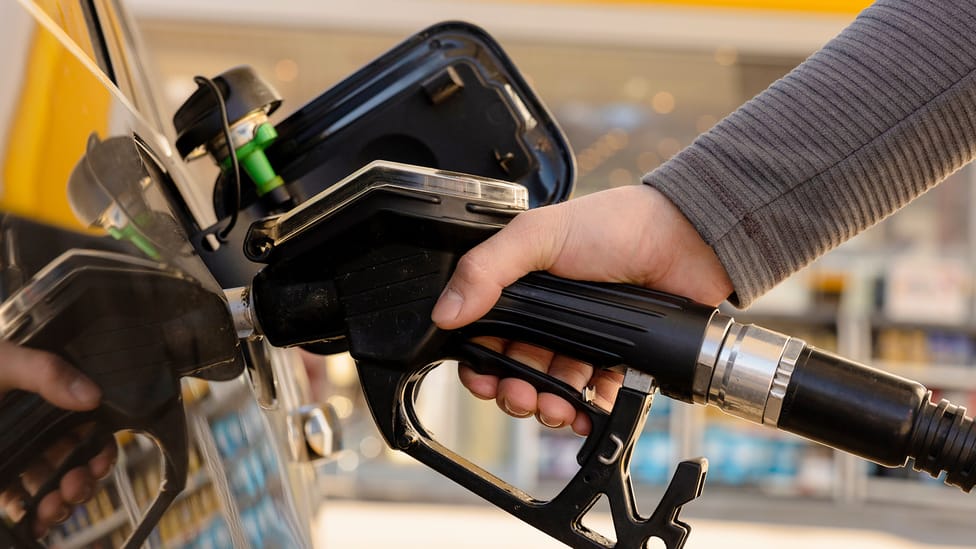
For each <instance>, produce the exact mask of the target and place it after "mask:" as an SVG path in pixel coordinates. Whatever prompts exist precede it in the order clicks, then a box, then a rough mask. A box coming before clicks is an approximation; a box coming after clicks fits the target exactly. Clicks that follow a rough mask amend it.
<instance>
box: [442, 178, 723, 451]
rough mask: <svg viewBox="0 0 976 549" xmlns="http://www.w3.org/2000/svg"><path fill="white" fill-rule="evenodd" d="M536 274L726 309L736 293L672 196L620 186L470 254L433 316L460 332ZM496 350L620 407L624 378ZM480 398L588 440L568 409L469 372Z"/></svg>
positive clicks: (464, 373) (523, 220)
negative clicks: (640, 289) (650, 291)
mask: <svg viewBox="0 0 976 549" xmlns="http://www.w3.org/2000/svg"><path fill="white" fill-rule="evenodd" d="M533 271H549V272H551V273H553V274H555V275H558V276H562V277H565V278H571V279H576V280H588V281H594V282H623V283H629V284H635V285H639V286H645V287H648V288H655V289H658V290H662V291H666V292H671V293H674V294H678V295H683V296H686V297H689V298H691V299H695V300H697V301H700V302H702V303H707V304H713V305H717V304H718V303H720V302H721V301H722V300H724V299H725V298H726V297H728V296H729V294H730V293H731V292H732V283H731V281H730V280H729V277H728V274H727V273H726V272H725V269H724V267H722V264H721V263H720V262H719V260H718V257H717V256H716V255H715V252H714V251H713V250H712V248H711V247H710V246H708V244H706V243H705V242H704V241H703V240H702V238H701V236H700V235H699V234H698V232H697V231H696V230H695V228H694V227H693V226H692V225H691V223H690V222H689V221H688V220H687V219H686V218H685V217H684V216H683V215H682V214H681V212H680V211H679V210H678V209H677V208H676V207H675V206H674V204H672V203H671V202H670V201H669V200H668V199H667V198H666V197H664V195H662V194H661V193H660V192H658V191H657V190H655V189H654V188H652V187H649V186H646V185H633V186H627V187H618V188H615V189H609V190H606V191H602V192H598V193H594V194H591V195H587V196H584V197H581V198H578V199H574V200H570V201H568V202H564V203H562V204H556V205H553V206H547V207H544V208H539V209H536V210H529V211H527V212H525V213H523V214H521V215H519V216H518V217H516V218H515V219H514V220H512V222H511V223H509V224H508V226H506V227H505V228H503V229H502V230H501V231H499V232H498V233H496V234H495V235H494V236H492V237H491V238H489V239H488V240H486V241H485V242H483V243H482V244H480V245H478V246H476V247H475V248H473V249H472V250H471V251H469V252H468V253H467V254H465V255H464V256H463V257H462V258H461V260H460V262H459V263H458V267H457V270H456V271H455V272H454V275H453V276H452V277H451V280H450V281H449V282H448V283H447V286H446V287H445V289H444V292H443V293H442V294H441V297H440V299H439V300H438V302H437V305H436V306H435V307H434V310H433V312H432V314H431V317H432V319H433V320H434V322H435V323H436V324H437V325H438V326H439V327H441V328H443V329H455V328H459V327H461V326H464V325H465V324H468V323H470V322H473V321H474V320H477V319H478V318H480V317H481V316H482V315H484V314H485V313H487V312H488V311H489V310H490V309H491V307H492V306H493V305H494V304H495V302H496V301H497V300H498V298H499V296H500V295H501V291H502V289H503V288H504V287H506V286H508V285H509V284H512V283H513V282H515V281H516V280H518V279H519V278H521V277H523V276H525V275H526V274H528V273H530V272H533ZM481 343H483V344H487V345H489V346H491V347H492V348H494V349H495V350H504V351H505V352H506V354H508V355H510V356H512V358H515V359H517V360H521V361H522V362H524V363H526V364H529V365H531V366H533V367H535V368H537V369H539V370H541V371H545V372H548V373H549V374H550V375H552V376H553V377H556V378H558V379H560V380H562V381H564V382H566V383H568V384H570V385H572V386H573V387H575V388H577V389H579V390H582V389H583V387H585V386H587V385H593V386H594V387H595V388H596V390H597V397H598V398H597V403H598V404H599V403H602V404H603V405H604V406H607V407H608V406H609V405H612V402H613V398H614V396H615V395H616V391H617V387H619V385H620V377H619V376H617V375H614V374H612V373H609V372H602V371H597V372H594V371H593V368H592V367H590V366H588V365H586V364H582V363H580V362H578V361H574V360H571V359H570V358H568V357H563V356H559V355H554V354H553V353H551V352H549V351H546V350H543V349H539V348H537V347H532V346H529V345H525V344H522V343H517V342H503V341H500V340H482V341H481ZM459 375H460V377H461V382H462V383H463V384H464V385H465V387H467V388H468V390H470V391H471V392H472V393H473V394H474V395H475V396H477V397H479V398H482V399H486V400H487V399H495V400H496V401H497V403H498V406H499V407H500V408H502V410H504V411H505V412H506V413H508V414H510V415H513V416H516V417H527V416H529V415H533V414H535V415H536V416H537V417H538V418H539V420H540V421H541V422H542V423H544V424H545V425H548V426H550V427H561V426H564V425H571V426H572V427H573V430H574V431H576V432H577V433H580V434H586V433H588V432H589V429H590V425H589V421H588V418H587V417H586V416H584V415H582V414H580V415H579V416H577V413H576V410H575V408H573V407H572V406H571V405H570V404H569V403H568V402H566V401H565V400H563V399H561V398H559V397H556V396H554V395H551V394H541V395H539V394H537V393H536V391H535V389H534V388H533V387H532V386H531V385H529V384H528V383H527V382H525V381H522V380H520V379H515V378H506V379H501V380H499V379H498V378H496V377H494V376H485V375H479V374H476V373H474V372H473V371H471V370H470V369H468V368H462V369H461V370H460V374H459Z"/></svg>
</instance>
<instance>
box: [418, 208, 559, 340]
mask: <svg viewBox="0 0 976 549" xmlns="http://www.w3.org/2000/svg"><path fill="white" fill-rule="evenodd" d="M559 206H561V205H556V206H547V207H545V208H539V209H537V210H530V211H527V212H525V213H522V214H520V215H519V216H518V217H516V218H515V219H514V220H512V222H511V223H509V224H508V225H507V226H505V227H504V228H503V229H502V230H500V231H499V232H497V233H495V234H494V235H493V236H492V237H491V238H489V239H488V240H485V241H484V242H482V243H481V244H479V245H478V246H475V247H474V248H472V249H471V250H470V251H468V253H466V254H464V256H463V257H461V260H460V261H459V262H458V265H457V268H456V269H455V271H454V274H453V275H452V276H451V279H450V280H449V281H448V283H447V285H446V286H445V288H444V291H443V293H441V296H440V298H439V299H438V300H437V303H436V304H435V305H434V310H433V311H432V312H431V319H432V320H433V321H434V323H435V324H437V325H438V326H439V327H441V328H443V329H446V330H450V329H454V328H459V327H461V326H464V325H465V324H468V323H470V322H473V321H475V320H477V319H478V318H481V317H482V316H483V315H484V314H485V313H487V312H488V311H489V310H490V309H491V307H492V306H493V305H494V304H495V302H496V301H498V298H499V296H500V295H501V292H502V289H503V288H505V287H506V286H508V285H510V284H512V283H513V282H515V281H516V280H518V279H519V278H522V277H523V276H525V275H526V274H528V273H530V272H532V271H540V270H545V269H548V268H549V267H550V266H552V262H553V258H555V257H556V255H557V252H558V250H559V249H560V248H561V246H562V241H563V239H564V234H563V232H562V231H559V230H558V229H557V228H558V227H559V226H560V225H559V224H558V223H559V221H560V219H561V217H562V215H561V214H562V213H563V212H562V211H561V209H560V208H559ZM553 222H556V223H557V224H556V225H553Z"/></svg>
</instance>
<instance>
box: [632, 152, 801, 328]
mask: <svg viewBox="0 0 976 549" xmlns="http://www.w3.org/2000/svg"><path fill="white" fill-rule="evenodd" d="M674 161H677V162H674ZM680 163H683V162H681V159H679V158H675V159H672V161H671V162H668V163H665V164H664V165H662V166H661V167H660V168H658V169H657V170H655V171H653V172H650V173H648V174H646V175H645V176H644V177H643V179H642V181H643V183H644V184H646V185H650V186H652V187H654V188H655V189H657V190H658V191H660V192H661V193H662V194H664V196H666V197H667V198H668V199H669V200H671V202H673V203H674V204H675V206H677V208H678V210H680V211H681V213H682V214H684V216H685V217H686V218H687V219H688V221H690V222H691V224H692V226H694V227H695V229H696V230H697V231H698V233H699V234H700V235H701V237H702V239H703V240H704V241H705V243H706V244H708V245H709V246H711V247H712V249H713V250H714V251H715V255H716V256H718V259H719V261H720V262H721V263H722V266H723V267H724V268H725V271H726V273H727V274H728V275H729V279H730V280H731V281H732V287H733V288H734V290H735V291H734V292H733V293H732V295H730V296H729V297H728V301H729V303H731V304H732V305H734V306H735V307H738V308H742V309H744V308H746V307H748V306H749V305H751V304H752V302H753V301H755V300H756V299H757V298H759V297H760V296H761V295H763V294H764V293H766V292H768V291H769V290H770V289H772V288H773V286H775V285H776V284H778V283H779V282H780V281H782V280H783V279H784V278H786V277H787V276H789V273H779V274H777V273H775V272H774V269H773V268H772V266H771V264H770V262H769V261H768V258H767V257H766V255H765V254H764V253H763V252H762V250H763V249H765V250H768V249H769V247H768V246H762V245H760V243H759V242H757V238H759V239H761V235H760V233H761V231H759V230H758V228H757V227H754V228H753V230H749V228H748V227H746V226H745V225H743V224H742V223H737V222H736V220H735V219H734V217H733V216H732V215H731V212H730V211H729V210H728V209H724V208H722V207H721V206H720V203H721V200H716V199H715V197H714V192H715V187H714V186H711V185H708V184H704V185H703V184H702V181H708V176H707V175H705V174H702V173H701V172H700V169H701V166H700V165H699V166H695V168H696V169H695V170H689V169H674V168H673V167H674V165H675V164H680ZM685 167H686V168H687V167H688V166H685ZM696 172H697V173H696ZM689 173H693V174H695V175H694V179H689V176H688V174H689ZM709 187H711V189H709Z"/></svg>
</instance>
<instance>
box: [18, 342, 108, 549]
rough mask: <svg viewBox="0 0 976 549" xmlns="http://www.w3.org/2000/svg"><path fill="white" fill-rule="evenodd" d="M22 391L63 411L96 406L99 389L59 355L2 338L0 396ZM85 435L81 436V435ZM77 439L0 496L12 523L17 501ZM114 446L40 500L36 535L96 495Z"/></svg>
mask: <svg viewBox="0 0 976 549" xmlns="http://www.w3.org/2000/svg"><path fill="white" fill-rule="evenodd" d="M11 389H21V390H24V391H31V392H34V393H38V394H39V395H41V396H42V397H44V399H45V400H47V401H49V402H50V403H52V404H54V405H55V406H58V407H59V408H64V409H65V410H75V411H85V410H91V409H92V408H95V407H96V406H98V402H99V399H100V398H101V391H100V390H99V388H98V387H97V386H96V385H95V384H94V383H92V382H91V381H90V380H89V379H87V378H86V377H84V376H83V375H82V374H81V372H79V371H78V370H76V369H75V368H73V367H72V366H70V365H69V364H67V363H66V362H64V361H63V360H61V359H60V358H58V357H57V356H55V355H53V354H50V353H45V352H42V351H36V350H33V349H27V348H24V347H19V346H17V345H13V344H11V343H8V342H6V341H2V340H0V393H6V392H7V391H9V390H11ZM79 435H83V433H79ZM78 442H79V441H78V440H73V439H65V440H62V441H61V442H60V443H59V444H57V445H55V447H53V448H51V449H49V450H48V451H47V452H46V453H45V454H44V455H43V456H38V460H37V462H36V463H34V464H33V466H32V467H31V468H30V470H28V471H26V472H25V473H24V475H23V477H22V483H21V484H20V485H17V486H6V487H2V488H4V491H3V492H0V505H2V506H3V508H4V510H5V511H6V512H7V514H8V515H9V516H10V517H11V518H13V519H14V520H19V519H20V517H21V516H22V515H23V508H22V506H21V502H22V501H23V500H24V499H25V498H26V497H27V495H28V494H29V493H32V492H34V491H36V490H37V489H38V488H39V487H40V485H41V484H42V483H43V482H44V480H45V479H47V478H48V476H49V475H50V474H51V472H52V471H53V470H54V469H55V468H56V467H57V465H58V464H59V463H60V462H61V461H62V460H63V459H64V458H65V457H66V456H67V455H68V453H70V452H71V450H72V449H73V447H74V446H75V445H77V443H78ZM115 456H116V448H115V445H114V444H111V445H109V446H107V447H106V448H105V449H104V450H102V452H101V453H100V454H99V455H97V456H96V457H95V458H93V459H92V460H91V461H89V462H88V467H78V468H75V469H72V470H71V471H69V472H68V473H67V474H66V475H65V476H64V478H62V480H61V485H60V489H59V490H57V491H54V492H51V493H50V494H48V495H47V496H45V497H44V499H42V500H41V502H40V505H39V506H38V508H37V517H36V520H35V521H34V525H33V528H34V534H35V535H37V536H38V537H41V536H42V535H44V533H45V532H46V531H47V530H48V528H50V527H51V526H52V525H54V524H57V523H58V522H61V521H63V520H65V519H67V518H68V516H70V514H71V508H70V504H77V503H82V502H84V501H87V500H88V499H90V498H91V497H92V496H93V495H94V493H95V481H96V479H100V478H103V477H105V476H106V475H108V473H109V472H110V471H111V470H112V464H113V463H114V462H115Z"/></svg>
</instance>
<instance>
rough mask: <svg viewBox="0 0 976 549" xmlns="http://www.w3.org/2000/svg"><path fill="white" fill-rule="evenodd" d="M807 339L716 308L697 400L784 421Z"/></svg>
mask: <svg viewBox="0 0 976 549" xmlns="http://www.w3.org/2000/svg"><path fill="white" fill-rule="evenodd" d="M805 347H806V342H804V341H803V340H801V339H796V338H793V337H789V336H786V335H783V334H780V333H778V332H774V331H772V330H767V329H765V328H760V327H758V326H754V325H751V324H740V323H738V322H736V321H735V320H733V319H732V317H730V316H727V315H724V314H722V313H719V312H716V313H715V314H714V315H713V316H712V318H711V320H710V321H709V324H708V327H707V328H706V330H705V338H704V341H703V342H702V348H701V353H700V354H699V355H698V363H697V365H696V370H695V378H694V384H693V387H692V390H693V399H694V401H695V402H696V403H699V404H711V405H713V406H716V407H718V408H720V409H721V410H722V411H724V412H726V413H728V414H731V415H734V416H736V417H740V418H743V419H747V420H749V421H753V422H755V423H762V424H766V425H772V426H775V425H776V424H777V422H778V421H779V415H780V411H781V410H782V406H783V397H784V396H785V394H786V387H787V386H788V385H789V382H790V376H791V375H792V373H793V369H794V367H795V366H796V361H797V359H798V358H799V356H800V353H801V352H802V351H803V349H804V348H805Z"/></svg>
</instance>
